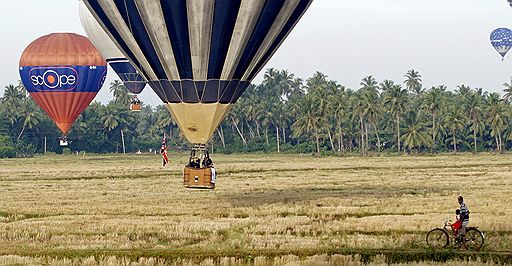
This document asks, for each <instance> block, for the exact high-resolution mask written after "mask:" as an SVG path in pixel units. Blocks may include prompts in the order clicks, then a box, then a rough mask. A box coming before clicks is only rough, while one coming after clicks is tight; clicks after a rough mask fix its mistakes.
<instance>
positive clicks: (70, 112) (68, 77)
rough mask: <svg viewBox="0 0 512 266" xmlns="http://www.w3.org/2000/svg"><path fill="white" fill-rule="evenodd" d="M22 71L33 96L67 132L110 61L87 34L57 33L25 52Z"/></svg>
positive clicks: (94, 91)
mask: <svg viewBox="0 0 512 266" xmlns="http://www.w3.org/2000/svg"><path fill="white" fill-rule="evenodd" d="M19 70H20V76H21V80H22V82H23V85H24V86H25V88H26V89H27V91H28V92H29V93H30V96H31V97H32V99H34V101H35V102H36V103H37V104H38V105H39V106H40V107H41V108H42V109H43V110H44V111H45V112H46V113H47V114H48V116H50V118H51V119H52V120H53V121H54V122H55V124H56V125H57V126H58V127H59V129H60V130H61V131H62V133H63V134H64V135H66V134H67V133H68V131H69V130H70V128H71V126H72V125H73V123H74V122H75V120H76V118H77V117H78V116H79V115H80V114H81V113H82V112H83V110H85V108H87V106H88V105H89V104H90V103H91V101H92V100H93V99H94V97H96V94H97V93H98V91H99V90H100V88H101V86H102V85H103V82H104V81H105V75H106V73H107V63H106V62H105V59H103V57H102V56H101V54H100V53H99V52H98V50H96V48H95V47H94V45H93V44H92V43H91V42H90V41H89V39H87V38H86V37H84V36H80V35H77V34H74V33H54V34H50V35H46V36H43V37H40V38H38V39H37V40H35V41H34V42H32V43H31V44H30V45H29V46H28V47H27V48H26V49H25V51H23V54H22V55H21V59H20V68H19Z"/></svg>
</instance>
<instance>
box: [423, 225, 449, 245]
mask: <svg viewBox="0 0 512 266" xmlns="http://www.w3.org/2000/svg"><path fill="white" fill-rule="evenodd" d="M448 241H449V237H448V233H447V232H446V231H445V230H443V229H441V228H436V229H433V230H431V231H430V232H428V234H427V245H428V246H429V247H430V248H434V249H438V248H444V247H446V246H447V245H448Z"/></svg>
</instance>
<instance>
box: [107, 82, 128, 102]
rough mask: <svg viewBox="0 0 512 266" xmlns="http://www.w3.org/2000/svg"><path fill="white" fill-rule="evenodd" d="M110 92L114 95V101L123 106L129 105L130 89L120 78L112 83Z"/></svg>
mask: <svg viewBox="0 0 512 266" xmlns="http://www.w3.org/2000/svg"><path fill="white" fill-rule="evenodd" d="M110 92H111V93H112V94H113V95H114V101H115V102H116V103H117V104H119V105H122V106H127V105H129V104H130V102H131V97H130V93H129V91H128V89H127V88H126V86H124V85H123V83H122V82H121V81H119V80H114V81H113V82H111V83H110Z"/></svg>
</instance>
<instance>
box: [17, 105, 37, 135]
mask: <svg viewBox="0 0 512 266" xmlns="http://www.w3.org/2000/svg"><path fill="white" fill-rule="evenodd" d="M41 119H42V118H41V114H40V113H39V112H37V111H35V110H31V111H28V112H27V113H26V114H25V118H24V119H23V128H22V129H21V132H20V134H19V135H18V139H20V138H21V135H23V132H25V129H26V128H29V129H32V128H33V127H35V126H37V125H38V124H39V122H41Z"/></svg>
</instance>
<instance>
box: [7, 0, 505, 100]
mask: <svg viewBox="0 0 512 266" xmlns="http://www.w3.org/2000/svg"><path fill="white" fill-rule="evenodd" d="M3 2H4V3H2V8H1V9H0V60H1V64H0V95H2V94H3V87H4V86H5V85H7V84H11V83H16V82H17V81H18V80H19V73H18V63H19V57H20V55H21V53H22V52H23V50H24V49H25V47H26V46H27V45H28V44H29V43H30V42H32V41H33V40H35V39H36V38H38V37H40V36H43V35H46V34H49V33H52V32H75V33H79V34H85V33H84V31H83V29H82V26H81V24H80V20H79V17H78V0H51V1H41V0H20V1H3ZM499 27H510V28H512V8H511V7H510V6H509V5H508V3H507V1H506V0H315V1H314V2H313V4H312V5H311V7H310V9H309V10H308V12H307V13H306V14H305V16H304V17H303V19H302V20H301V21H300V22H299V24H298V25H297V27H296V29H295V30H294V31H293V32H292V34H291V35H290V36H289V38H288V39H287V40H286V41H285V43H284V44H283V46H282V47H281V48H280V49H279V51H278V52H277V53H276V54H275V56H274V57H273V58H272V59H271V61H270V62H269V63H268V64H267V67H266V68H270V67H273V68H276V69H287V70H288V71H289V72H291V73H294V74H295V75H296V76H298V77H301V78H303V79H307V78H308V77H310V76H312V75H313V74H314V73H315V72H316V71H320V72H323V73H325V74H327V75H328V76H329V78H330V79H334V80H337V81H338V82H339V83H340V84H342V85H344V86H346V87H348V88H352V89H358V88H359V87H360V86H359V83H360V82H361V79H362V78H363V77H365V76H368V75H373V76H374V77H375V78H376V79H377V80H378V81H379V82H380V81H382V80H384V79H391V80H394V81H396V82H403V81H404V79H405V78H404V74H405V72H407V70H409V69H415V70H417V71H419V72H420V74H421V75H422V76H423V83H424V87H426V88H430V87H431V86H436V85H441V84H443V85H446V86H447V87H448V88H450V89H454V88H456V86H457V85H461V84H465V85H468V86H471V87H473V88H484V90H486V91H493V92H501V91H502V89H503V86H502V84H503V83H504V82H508V81H510V79H511V77H512V58H510V57H507V58H505V61H503V62H502V61H501V58H500V56H499V55H498V53H497V52H496V51H495V50H494V49H493V48H492V46H491V45H490V41H489V35H490V33H491V31H492V30H494V29H495V28H499ZM511 54H512V52H511ZM115 78H116V76H115V73H114V72H113V71H109V74H108V78H107V83H106V84H109V83H110V82H111V81H113V80H114V79H115ZM261 79H262V73H260V75H259V76H258V77H257V78H256V79H255V80H254V82H255V83H259V82H261ZM141 98H142V100H143V101H145V102H146V103H147V104H150V105H153V106H154V105H157V104H160V100H159V99H158V97H157V96H156V94H154V93H153V92H152V90H151V88H150V87H149V86H148V87H147V88H146V90H145V92H144V93H143V94H142V96H141ZM110 99H112V96H111V94H110V92H109V90H108V88H107V86H104V87H103V89H102V90H101V91H100V93H99V94H98V96H97V97H96V100H98V101H100V102H103V103H106V102H108V101H109V100H110Z"/></svg>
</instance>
